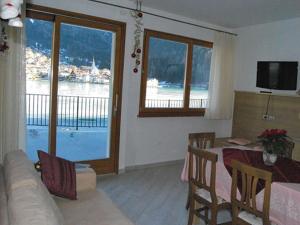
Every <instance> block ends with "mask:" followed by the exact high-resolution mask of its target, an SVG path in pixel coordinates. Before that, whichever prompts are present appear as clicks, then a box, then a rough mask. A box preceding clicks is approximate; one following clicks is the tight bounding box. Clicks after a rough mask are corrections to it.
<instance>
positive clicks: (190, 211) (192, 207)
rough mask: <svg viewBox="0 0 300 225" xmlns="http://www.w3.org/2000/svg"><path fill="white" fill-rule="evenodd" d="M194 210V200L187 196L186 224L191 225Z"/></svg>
mask: <svg viewBox="0 0 300 225" xmlns="http://www.w3.org/2000/svg"><path fill="white" fill-rule="evenodd" d="M194 212H195V201H194V199H190V198H189V220H188V225H193V221H194V215H195V214H194Z"/></svg>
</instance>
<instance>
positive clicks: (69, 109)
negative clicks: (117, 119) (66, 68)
mask: <svg viewBox="0 0 300 225" xmlns="http://www.w3.org/2000/svg"><path fill="white" fill-rule="evenodd" d="M57 100H58V104H57V121H56V125H57V126H60V127H76V129H78V127H107V123H108V120H107V118H108V104H109V98H98V97H80V96H60V95H58V99H57ZM49 104H50V96H49V95H41V94H26V112H27V125H33V126H48V125H49V112H50V105H49Z"/></svg>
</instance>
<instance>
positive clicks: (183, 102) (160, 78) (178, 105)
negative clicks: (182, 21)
mask: <svg viewBox="0 0 300 225" xmlns="http://www.w3.org/2000/svg"><path fill="white" fill-rule="evenodd" d="M212 46H213V44H212V43H211V42H207V41H201V40H195V39H191V38H186V37H182V36H177V35H172V34H167V33H162V32H157V31H152V30H145V38H144V57H143V74H142V82H141V97H140V111H139V116H141V117H143V116H203V115H204V112H205V108H206V105H207V97H208V84H209V75H210V65H211V56H212Z"/></svg>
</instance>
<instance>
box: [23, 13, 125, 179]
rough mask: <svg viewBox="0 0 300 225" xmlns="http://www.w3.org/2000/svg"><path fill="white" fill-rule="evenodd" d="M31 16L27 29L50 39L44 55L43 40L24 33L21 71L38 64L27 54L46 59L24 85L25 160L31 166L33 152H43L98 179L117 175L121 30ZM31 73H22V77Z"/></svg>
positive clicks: (88, 22)
mask: <svg viewBox="0 0 300 225" xmlns="http://www.w3.org/2000/svg"><path fill="white" fill-rule="evenodd" d="M37 15H40V14H36V13H35V12H30V13H28V18H27V21H28V22H27V23H26V25H27V26H28V27H29V29H28V28H27V29H28V30H30V29H31V30H34V29H36V30H35V32H37V33H38V32H47V37H49V33H51V35H50V37H51V38H47V39H50V40H47V41H48V42H49V43H52V45H51V44H49V43H48V46H50V48H48V49H47V50H45V48H44V45H45V44H44V43H42V42H45V40H38V38H36V37H31V35H30V34H29V33H28V32H27V40H28V41H27V43H28V46H27V51H26V52H27V56H28V59H27V62H26V63H27V67H28V68H29V65H30V63H29V62H32V61H33V64H35V66H36V67H39V66H40V64H41V63H40V62H39V59H38V58H39V57H38V56H37V57H35V58H36V59H35V60H30V59H29V58H30V54H32V53H30V52H34V54H40V55H42V57H44V58H46V59H47V60H46V61H47V68H46V66H45V68H44V70H45V75H44V76H42V75H41V74H40V73H39V75H38V76H37V77H35V78H34V79H28V81H27V87H28V89H27V90H28V92H27V122H30V123H27V130H28V135H27V152H28V155H29V156H30V158H31V159H32V160H36V158H37V157H36V150H38V149H43V150H46V151H48V152H50V153H52V154H55V155H57V156H59V157H63V158H66V159H69V160H72V161H80V162H88V163H89V164H91V165H92V167H93V168H94V169H96V171H97V172H98V173H110V172H117V168H118V140H119V132H120V131H119V124H120V111H119V109H120V101H119V100H120V90H121V74H122V54H123V49H122V47H121V46H122V40H123V38H124V37H123V28H124V27H123V26H121V25H119V24H113V23H112V24H107V23H101V22H99V21H93V20H90V19H82V18H75V17H67V16H61V15H60V16H53V15H52V17H51V19H50V20H48V21H47V20H45V18H46V17H44V20H39V19H37V18H36V17H35V16H37ZM37 17H38V16H37ZM38 18H40V17H38ZM37 23H41V26H36V25H37ZM46 24H50V25H48V27H49V28H48V30H45V27H46ZM50 27H51V29H50ZM32 39H33V40H32ZM29 42H31V43H32V44H31V45H29ZM34 45H36V46H40V47H41V49H36V48H34V47H32V46H34ZM29 49H30V50H29ZM116 49H118V51H116ZM43 52H47V54H45V53H43ZM37 64H38V65H37ZM50 65H51V66H50ZM32 73H33V72H32V70H29V69H27V76H28V77H32ZM29 84H30V85H29ZM42 85H43V86H42ZM29 87H30V88H29ZM32 87H42V88H36V89H37V90H35V91H33V88H32ZM37 133H38V135H37V136H38V137H34V135H36V134H37Z"/></svg>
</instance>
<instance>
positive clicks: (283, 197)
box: [181, 147, 300, 225]
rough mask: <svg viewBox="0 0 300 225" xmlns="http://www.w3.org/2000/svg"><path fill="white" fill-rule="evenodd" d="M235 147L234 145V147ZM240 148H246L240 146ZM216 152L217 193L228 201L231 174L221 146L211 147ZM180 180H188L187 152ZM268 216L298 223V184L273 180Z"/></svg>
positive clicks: (279, 221)
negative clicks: (225, 162)
mask: <svg viewBox="0 0 300 225" xmlns="http://www.w3.org/2000/svg"><path fill="white" fill-rule="evenodd" d="M235 148H236V147H235ZM240 149H246V148H245V147H241V148H240ZM210 151H212V152H215V153H216V154H218V162H217V165H216V192H217V195H218V196H220V197H222V198H224V199H225V200H226V201H230V192H231V181H232V179H231V176H230V175H229V173H228V172H227V170H226V168H225V166H224V163H223V153H222V148H212V149H210ZM181 180H182V181H188V154H187V155H186V160H185V163H184V168H183V170H182V173H181ZM262 196H263V192H261V193H259V194H258V195H257V201H258V205H261V204H262ZM270 218H271V220H272V221H273V222H275V223H277V224H279V225H299V224H300V184H292V183H279V182H273V183H272V187H271V204H270Z"/></svg>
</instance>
